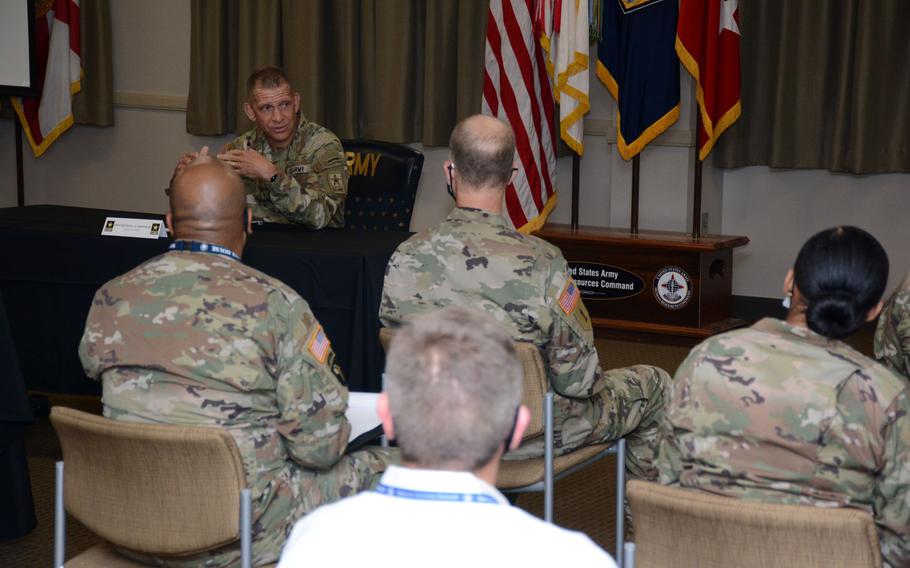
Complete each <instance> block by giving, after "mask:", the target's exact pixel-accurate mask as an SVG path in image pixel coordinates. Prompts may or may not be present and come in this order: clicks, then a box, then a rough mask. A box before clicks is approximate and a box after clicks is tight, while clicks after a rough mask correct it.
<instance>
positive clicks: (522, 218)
mask: <svg viewBox="0 0 910 568" xmlns="http://www.w3.org/2000/svg"><path fill="white" fill-rule="evenodd" d="M537 7H538V5H537V3H536V2H535V1H534V0H514V1H510V0H505V1H504V0H490V11H489V15H488V17H487V49H486V62H485V70H484V81H483V113H484V114H488V115H490V116H495V117H497V118H499V119H501V120H503V121H504V122H506V123H508V124H509V125H511V126H512V130H514V131H515V162H516V164H517V166H518V172H517V175H516V176H515V179H514V181H513V182H512V183H511V184H509V186H508V188H506V197H505V201H506V211H507V212H508V215H509V218H510V219H511V220H512V224H513V225H515V228H517V229H518V230H519V231H521V232H523V233H530V232H532V231H535V230H537V229H539V228H540V227H542V226H543V224H544V223H545V222H546V220H547V216H548V215H549V214H550V211H552V210H553V207H555V206H556V151H555V149H554V143H555V140H556V129H555V123H554V116H553V111H554V106H555V105H554V102H553V91H552V89H551V87H550V78H549V77H548V76H547V70H546V66H545V60H544V54H543V49H542V48H541V46H540V43H539V41H538V40H539V38H540V37H541V31H542V29H541V25H540V24H541V22H540V19H539V18H536V17H535V16H536V15H537V11H536V9H537Z"/></svg>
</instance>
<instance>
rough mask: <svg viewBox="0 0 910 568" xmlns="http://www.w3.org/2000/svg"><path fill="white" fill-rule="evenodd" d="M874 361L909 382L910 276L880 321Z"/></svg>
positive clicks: (906, 278) (908, 275)
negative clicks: (877, 361)
mask: <svg viewBox="0 0 910 568" xmlns="http://www.w3.org/2000/svg"><path fill="white" fill-rule="evenodd" d="M875 358H876V359H878V360H879V361H880V362H881V363H882V364H884V365H885V366H886V367H888V368H889V369H891V370H892V371H895V372H898V373H900V374H901V375H903V376H905V377H907V378H908V379H910V274H907V276H905V277H904V281H903V282H901V285H900V286H898V288H897V290H896V291H895V292H894V295H893V296H891V299H890V300H888V303H887V304H885V308H884V309H883V310H882V314H881V316H879V318H878V329H876V330H875Z"/></svg>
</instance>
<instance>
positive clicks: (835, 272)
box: [658, 227, 910, 566]
mask: <svg viewBox="0 0 910 568" xmlns="http://www.w3.org/2000/svg"><path fill="white" fill-rule="evenodd" d="M887 281H888V256H887V255H886V254H885V251H884V249H883V248H882V246H881V244H879V242H878V241H877V240H876V239H875V237H873V236H872V235H870V234H869V233H867V232H866V231H863V230H862V229H858V228H856V227H836V228H833V229H827V230H825V231H822V232H820V233H818V234H816V235H814V236H813V237H812V238H810V239H809V240H808V241H807V242H806V244H804V245H803V247H802V249H801V250H800V251H799V255H798V256H797V258H796V263H795V264H794V266H793V268H792V269H790V271H789V272H788V273H787V276H786V278H785V279H784V292H785V294H786V299H785V300H784V306H785V307H787V309H788V311H787V316H786V319H785V320H777V319H772V318H766V319H763V320H761V321H759V322H758V323H756V324H755V325H753V326H752V327H749V328H746V329H741V330H736V331H732V332H729V333H725V334H722V335H718V336H716V337H712V338H710V339H708V340H706V341H705V342H703V343H702V344H701V345H699V346H697V347H696V348H695V349H693V350H692V352H691V353H690V354H689V356H688V357H687V358H686V360H685V361H684V362H683V364H682V365H681V366H680V368H679V370H677V372H676V377H675V380H674V382H673V385H672V389H671V400H670V402H669V405H668V408H667V416H666V420H665V423H664V428H663V430H662V439H661V443H660V450H659V452H660V456H659V459H658V467H659V469H660V474H661V482H663V483H665V484H668V485H679V486H682V487H691V488H695V489H701V490H704V491H708V492H711V493H715V494H720V495H727V496H731V497H738V498H742V499H750V500H756V501H766V502H773V503H787V504H804V505H815V506H819V507H832V506H838V507H851V508H858V509H862V510H865V511H868V512H869V513H870V514H871V515H873V517H874V519H875V522H876V524H877V527H878V533H879V540H880V542H881V550H882V557H883V560H884V562H885V565H886V566H889V565H890V566H908V565H910V393H908V383H907V381H906V380H904V379H902V378H900V377H899V376H897V375H896V374H894V373H892V372H891V371H890V370H888V369H886V368H885V367H883V366H882V365H880V364H878V363H877V362H875V361H874V360H873V359H870V358H868V357H865V356H864V355H862V354H860V353H859V352H857V351H855V350H854V349H853V348H851V347H850V346H848V345H847V344H845V343H843V342H842V341H841V339H843V338H845V337H847V336H849V335H851V334H852V333H854V332H855V331H857V330H858V329H859V328H860V327H861V326H862V325H863V324H864V323H866V322H869V321H872V320H874V319H875V318H876V317H877V316H878V314H879V312H880V311H881V309H882V302H881V297H882V293H883V292H884V290H885V285H886V283H887Z"/></svg>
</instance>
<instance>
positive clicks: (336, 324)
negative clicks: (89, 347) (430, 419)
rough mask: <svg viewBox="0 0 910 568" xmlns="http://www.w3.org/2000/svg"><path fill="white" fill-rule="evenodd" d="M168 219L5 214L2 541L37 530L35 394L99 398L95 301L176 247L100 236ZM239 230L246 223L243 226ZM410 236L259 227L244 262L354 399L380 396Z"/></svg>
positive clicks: (36, 210)
mask: <svg viewBox="0 0 910 568" xmlns="http://www.w3.org/2000/svg"><path fill="white" fill-rule="evenodd" d="M108 216H112V217H132V218H157V219H162V218H163V216H162V215H152V214H145V213H128V212H123V211H106V210H101V209H84V208H78V207H63V206H54V205H35V206H29V207H16V208H7V209H0V259H2V261H0V364H2V369H3V377H2V379H0V498H2V501H3V502H4V503H5V506H4V508H3V509H2V512H0V540H3V539H7V538H16V537H18V536H21V534H24V533H25V532H27V531H28V530H30V529H31V527H33V526H34V523H35V518H34V509H33V506H32V499H31V489H30V486H29V482H28V470H27V467H26V464H25V452H24V448H23V444H22V430H23V429H24V427H25V426H26V425H27V424H28V423H30V422H31V420H32V411H31V408H30V407H29V401H28V398H27V396H26V388H28V389H31V390H33V391H39V392H47V393H65V394H100V393H101V385H100V383H98V382H95V381H91V380H89V379H88V378H87V377H86V376H85V374H84V373H83V371H82V366H81V364H80V362H79V356H78V351H77V350H78V345H79V340H80V338H81V337H82V330H83V327H84V325H85V318H86V316H87V315H88V311H89V307H90V306H91V300H92V296H93V295H94V293H95V291H96V290H97V289H98V288H99V287H100V286H101V285H102V284H104V283H105V282H107V281H108V280H110V279H111V278H114V277H115V276H117V275H119V274H122V273H124V272H127V271H128V270H130V269H132V268H133V267H135V266H137V265H139V264H140V263H142V262H144V261H145V260H148V259H149V258H151V257H153V256H155V255H157V254H160V253H162V252H164V251H165V250H167V246H168V244H169V243H170V240H169V239H136V238H123V237H112V236H101V234H100V233H101V227H102V225H103V224H104V220H105V218H106V217H108ZM238 222H239V219H238ZM407 237H408V234H407V233H394V232H374V231H356V230H341V229H324V230H321V231H308V230H306V229H302V228H300V227H294V226H259V227H255V228H254V231H253V234H252V235H251V236H250V238H249V241H248V243H247V247H246V250H245V252H244V256H243V261H244V262H245V263H247V264H248V265H250V266H252V267H254V268H257V269H259V270H261V271H263V272H265V273H266V274H269V275H271V276H274V277H277V278H278V279H280V280H282V281H283V282H285V283H286V284H288V285H289V286H291V287H292V288H293V289H295V290H296V291H297V292H298V293H299V294H300V295H301V296H303V297H304V298H305V299H306V300H307V302H308V303H309V304H310V307H311V308H312V309H313V313H314V314H315V315H316V317H317V318H318V319H319V321H320V322H321V323H322V325H323V327H324V328H325V331H326V333H327V334H328V336H329V338H330V339H331V341H332V347H333V348H334V350H335V353H336V355H337V361H338V363H339V364H340V365H341V367H342V370H343V371H344V373H345V376H346V378H347V380H348V387H349V388H350V389H351V390H353V391H378V390H379V389H380V386H381V384H382V381H381V376H382V366H383V364H384V361H385V357H384V354H383V351H382V347H381V346H380V344H379V339H378V334H379V299H380V294H381V291H382V281H383V277H384V275H385V266H386V263H387V262H388V260H389V257H390V256H391V254H392V252H393V251H394V250H395V247H396V246H398V244H399V243H400V242H401V241H403V240H404V239H406V238H407Z"/></svg>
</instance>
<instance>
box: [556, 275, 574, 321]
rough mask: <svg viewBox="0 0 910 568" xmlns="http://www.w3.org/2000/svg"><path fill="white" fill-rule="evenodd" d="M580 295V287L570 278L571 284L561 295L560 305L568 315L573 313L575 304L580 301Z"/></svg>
mask: <svg viewBox="0 0 910 568" xmlns="http://www.w3.org/2000/svg"><path fill="white" fill-rule="evenodd" d="M578 295H579V293H578V287H576V286H575V282H572V281H571V280H570V281H569V285H568V286H566V289H565V290H563V292H562V295H561V296H560V297H559V307H561V308H562V311H564V312H565V313H566V315H571V314H572V310H574V309H575V304H577V303H578Z"/></svg>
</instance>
